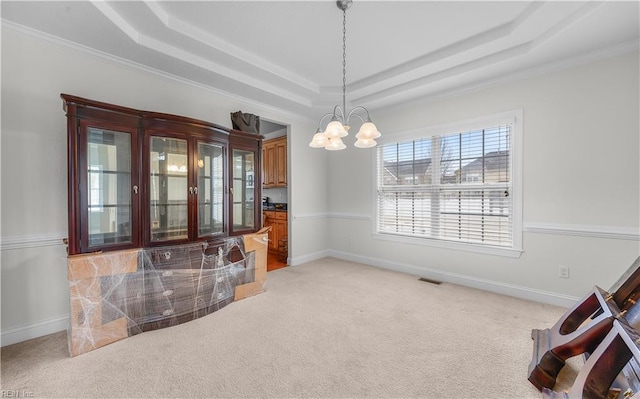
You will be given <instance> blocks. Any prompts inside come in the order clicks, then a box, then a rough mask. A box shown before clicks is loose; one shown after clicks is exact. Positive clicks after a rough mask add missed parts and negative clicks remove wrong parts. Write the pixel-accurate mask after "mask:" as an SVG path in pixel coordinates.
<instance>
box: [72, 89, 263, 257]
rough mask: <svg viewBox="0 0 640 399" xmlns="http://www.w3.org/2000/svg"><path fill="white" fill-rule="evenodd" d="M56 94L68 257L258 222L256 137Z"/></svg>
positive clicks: (251, 227)
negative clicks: (62, 122) (64, 161)
mask: <svg viewBox="0 0 640 399" xmlns="http://www.w3.org/2000/svg"><path fill="white" fill-rule="evenodd" d="M61 97H62V99H63V100H64V109H65V111H66V114H67V129H68V149H67V150H68V162H69V165H68V171H69V185H68V186H69V187H68V190H69V192H68V196H69V197H68V198H69V200H68V203H69V209H68V214H69V237H68V250H69V255H74V254H79V253H90V252H96V251H110V250H120V249H128V248H141V247H153V246H162V245H174V244H181V243H188V242H194V241H210V240H215V239H218V238H223V237H226V236H229V235H240V234H247V233H253V232H256V231H257V230H258V229H259V228H260V227H261V226H260V224H261V219H262V218H261V208H260V201H261V185H260V184H256V182H261V181H262V180H261V176H260V171H261V168H260V165H261V160H260V157H261V155H262V136H259V135H257V134H253V133H247V132H241V131H237V130H230V129H227V128H224V127H221V126H218V125H215V124H212V123H209V122H204V121H200V120H196V119H192V118H187V117H182V116H176V115H169V114H162V113H156V112H147V111H140V110H135V109H130V108H125V107H121V106H118V105H112V104H106V103H101V102H97V101H92V100H87V99H83V98H79V97H75V96H71V95H67V94H62V95H61Z"/></svg>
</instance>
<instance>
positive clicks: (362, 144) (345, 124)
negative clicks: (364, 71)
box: [309, 0, 380, 151]
mask: <svg viewBox="0 0 640 399" xmlns="http://www.w3.org/2000/svg"><path fill="white" fill-rule="evenodd" d="M352 3H353V1H352V0H338V1H336V5H337V6H338V8H339V9H341V10H342V108H340V105H336V106H335V107H334V108H333V112H330V113H328V114H326V115H324V116H323V117H322V118H320V121H319V122H318V130H317V131H316V134H314V135H313V139H312V140H311V142H310V143H309V147H313V148H324V149H327V150H330V151H335V150H343V149H345V148H347V146H346V145H345V144H344V143H343V142H342V138H343V137H346V136H347V135H348V134H349V120H350V119H351V117H352V116H356V117H358V118H359V119H360V120H361V121H362V126H360V130H359V131H358V134H356V138H357V139H358V140H357V141H356V142H355V144H354V145H355V146H356V147H358V148H370V147H375V146H376V144H377V143H376V140H375V139H377V138H378V137H380V132H379V131H378V129H377V128H376V125H374V124H373V122H371V118H370V117H369V111H368V110H367V109H366V108H365V107H363V106H361V105H359V106H357V107H355V108H353V109H352V110H351V111H349V113H348V114H346V115H345V112H346V111H347V108H346V98H347V95H346V93H347V9H348V8H349V7H351V4H352ZM356 111H364V114H366V119H365V117H363V116H361V115H359V114H357V113H356ZM329 116H331V121H329V123H328V124H327V126H326V127H325V129H324V131H323V130H322V123H323V121H324V120H325V119H326V118H328V117H329Z"/></svg>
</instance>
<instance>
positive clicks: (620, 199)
mask: <svg viewBox="0 0 640 399" xmlns="http://www.w3.org/2000/svg"><path fill="white" fill-rule="evenodd" d="M638 76H639V70H638V53H637V52H636V53H630V54H629V53H628V54H624V55H620V56H616V57H613V58H609V59H606V60H602V61H598V62H592V63H590V64H586V65H582V66H576V67H572V68H570V69H565V70H562V71H556V72H552V73H547V74H545V75H540V76H535V77H529V78H526V79H522V80H519V81H516V82H511V83H507V84H502V85H499V86H494V87H491V88H486V89H482V90H476V91H474V92H471V93H467V94H462V95H458V96H455V97H449V98H442V99H440V100H436V101H418V102H415V103H413V104H410V105H405V106H402V107H397V108H394V109H387V110H383V111H380V110H377V111H376V112H374V113H373V114H372V117H373V118H374V121H375V122H376V124H377V126H378V128H379V130H380V131H381V132H383V134H384V135H389V136H391V135H393V134H394V132H400V131H404V130H410V129H416V128H424V127H430V126H437V125H441V124H447V123H451V122H456V121H462V120H465V119H470V118H475V117H480V116H485V115H491V114H495V113H500V112H504V111H510V110H514V109H523V110H524V181H523V183H524V205H523V207H524V209H523V212H524V221H523V222H524V227H525V232H524V235H523V246H524V253H523V254H522V256H521V257H520V259H511V258H502V257H499V256H492V255H481V254H477V253H470V252H459V251H452V250H446V249H437V248H433V247H426V246H419V245H408V244H398V243H392V242H387V241H380V240H375V239H373V238H372V236H371V232H372V228H373V227H372V216H373V206H374V205H375V204H374V201H373V193H372V184H373V182H372V173H373V172H374V168H373V160H372V158H371V153H372V152H371V151H369V152H367V151H362V150H358V149H355V148H349V149H348V150H345V151H341V152H337V153H332V154H330V155H329V156H330V162H329V165H330V166H329V168H330V173H329V179H330V181H331V185H330V195H329V198H330V208H331V211H332V215H333V217H332V218H331V219H330V220H331V222H330V229H329V237H330V239H329V248H331V253H332V254H333V255H335V256H339V257H343V258H346V259H352V260H355V261H361V262H365V263H370V264H374V265H379V266H383V267H388V268H393V269H398V270H403V271H407V272H411V273H415V274H421V275H425V276H428V277H432V278H436V279H441V280H445V281H452V282H457V283H461V284H466V285H471V286H477V287H480V288H485V289H490V290H494V291H497V292H504V293H507V294H512V295H518V296H522V297H528V298H532V299H536V300H541V301H547V302H551V303H558V304H564V305H569V304H571V301H572V300H574V299H575V298H576V297H582V296H583V295H585V294H586V293H587V291H588V290H589V289H590V288H592V287H593V286H594V285H599V286H601V287H602V288H605V289H608V288H609V287H610V286H611V285H612V284H613V282H614V281H615V280H616V279H617V278H618V277H619V276H620V275H621V274H622V273H623V272H624V271H625V270H626V269H627V267H628V266H630V265H631V263H632V262H633V261H634V260H635V258H636V257H637V256H638V255H640V247H639V242H638V234H639V233H638V230H639V227H638V226H639V218H640V215H639V209H640V198H639V194H640V164H639V158H640V156H639V149H640V142H639V137H640V124H639V107H640V104H639V100H638V97H639V78H638ZM543 229H544V231H547V233H543ZM548 231H551V233H548ZM585 231H586V232H587V234H591V235H594V236H595V237H585V236H581V235H579V234H584V232H585ZM609 233H614V234H617V233H620V235H621V236H622V237H623V239H613V238H605V237H609V236H610V234H609ZM576 234H578V235H576ZM350 241H351V242H350ZM559 265H565V266H569V267H570V279H560V278H558V277H557V276H558V266H559Z"/></svg>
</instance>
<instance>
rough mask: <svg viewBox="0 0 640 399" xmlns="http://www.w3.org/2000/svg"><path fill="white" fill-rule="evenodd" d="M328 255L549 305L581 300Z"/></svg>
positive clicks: (348, 255)
mask: <svg viewBox="0 0 640 399" xmlns="http://www.w3.org/2000/svg"><path fill="white" fill-rule="evenodd" d="M326 252H328V256H332V257H334V258H338V259H344V260H348V261H351V262H358V263H363V264H365V265H370V266H376V267H380V268H383V269H388V270H393V271H397V272H402V273H407V274H412V275H415V276H419V277H424V278H428V279H431V280H436V281H442V282H447V283H452V284H458V285H462V286H465V287H471V288H477V289H481V290H484V291H489V292H494V293H496V294H502V295H508V296H512V297H515V298H520V299H526V300H529V301H535V302H541V303H546V304H549V305H555V306H561V307H564V308H570V307H572V306H573V305H575V303H576V302H577V301H578V300H580V298H578V297H572V296H569V295H562V294H557V293H554V292H548V291H543V290H536V289H533V288H527V287H522V286H517V285H512V284H504V283H499V282H496V281H491V280H485V279H479V278H476V277H471V276H465V275H462V274H456V273H448V272H443V271H441V270H434V269H430V268H427V267H417V266H415V265H409V264H403V263H397V262H391V261H387V260H383V259H378V258H369V257H366V256H361V255H356V254H352V253H348V252H342V251H333V250H329V251H326Z"/></svg>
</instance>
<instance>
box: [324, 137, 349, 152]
mask: <svg viewBox="0 0 640 399" xmlns="http://www.w3.org/2000/svg"><path fill="white" fill-rule="evenodd" d="M324 148H325V149H326V150H329V151H338V150H344V149H345V148H347V146H346V145H344V143H343V142H342V139H341V138H340V137H333V138H330V139H329V144H327V145H326V146H325V147H324Z"/></svg>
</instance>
